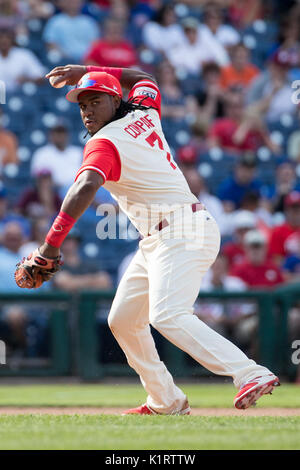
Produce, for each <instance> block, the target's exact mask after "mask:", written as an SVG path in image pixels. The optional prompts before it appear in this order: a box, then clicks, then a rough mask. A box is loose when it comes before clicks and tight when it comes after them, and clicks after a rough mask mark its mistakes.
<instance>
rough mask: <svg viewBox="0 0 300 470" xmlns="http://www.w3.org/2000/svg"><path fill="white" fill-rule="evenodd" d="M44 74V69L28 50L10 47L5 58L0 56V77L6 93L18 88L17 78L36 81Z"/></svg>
mask: <svg viewBox="0 0 300 470" xmlns="http://www.w3.org/2000/svg"><path fill="white" fill-rule="evenodd" d="M45 73H46V69H45V68H44V67H43V65H42V64H41V63H40V62H39V60H38V59H37V58H36V56H35V55H34V54H33V52H31V51H29V50H28V49H25V48H21V47H12V48H11V49H10V51H9V53H8V55H7V56H6V57H3V56H2V54H0V77H1V80H3V81H4V83H5V85H6V90H7V91H13V90H15V89H16V88H17V87H18V86H19V82H18V79H19V78H24V77H26V78H28V80H37V79H39V78H41V77H43V76H44V75H45Z"/></svg>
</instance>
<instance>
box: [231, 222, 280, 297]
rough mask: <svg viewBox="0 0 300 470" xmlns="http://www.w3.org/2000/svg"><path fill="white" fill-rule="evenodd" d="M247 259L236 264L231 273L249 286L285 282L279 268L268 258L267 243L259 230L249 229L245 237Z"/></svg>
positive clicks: (272, 284)
mask: <svg viewBox="0 0 300 470" xmlns="http://www.w3.org/2000/svg"><path fill="white" fill-rule="evenodd" d="M244 244H245V251H246V259H245V261H243V262H242V263H240V264H238V265H237V266H235V267H234V268H233V269H232V271H231V275H232V276H236V277H238V278H239V279H241V280H242V281H244V282H245V283H246V284H247V285H248V286H249V287H256V288H261V287H275V286H276V285H278V284H281V283H282V282H284V279H283V276H282V274H281V272H280V270H279V268H278V267H277V266H276V264H274V263H273V262H272V261H270V260H269V259H268V258H267V243H266V239H265V237H264V235H263V234H262V233H261V232H259V231H258V230H251V231H249V232H248V233H247V234H246V235H245V238H244Z"/></svg>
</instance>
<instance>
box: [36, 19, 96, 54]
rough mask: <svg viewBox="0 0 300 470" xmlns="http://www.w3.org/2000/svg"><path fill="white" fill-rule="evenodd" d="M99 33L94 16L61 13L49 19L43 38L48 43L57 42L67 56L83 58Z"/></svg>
mask: <svg viewBox="0 0 300 470" xmlns="http://www.w3.org/2000/svg"><path fill="white" fill-rule="evenodd" d="M99 35H100V31H99V27H98V24H97V22H96V21H95V20H94V19H93V18H91V17H89V16H87V15H81V14H79V15H76V16H69V15H67V14H65V13H59V14H58V15H54V16H53V17H52V18H50V19H49V20H48V22H47V24H46V26H45V29H44V34H43V39H44V41H45V42H46V43H48V44H55V46H56V47H57V48H58V49H59V50H60V51H61V53H62V54H63V55H64V56H65V57H67V58H70V59H71V58H72V59H74V60H75V59H76V60H81V59H82V58H83V57H84V56H85V54H86V53H87V51H88V50H89V48H90V46H91V44H92V43H93V42H94V41H96V40H97V39H98V38H99Z"/></svg>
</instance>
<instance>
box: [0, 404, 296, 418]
mask: <svg viewBox="0 0 300 470" xmlns="http://www.w3.org/2000/svg"><path fill="white" fill-rule="evenodd" d="M125 409H126V408H109V407H103V408H100V407H97V408H95V407H93V408H92V407H84V406H81V407H63V406H62V407H49V406H48V407H21V406H5V407H0V415H31V414H42V415H46V414H47V415H74V414H77V415H120V414H121V413H122V412H123V411H124V410H125ZM191 415H192V416H300V408H249V409H248V410H236V409H235V408H192V413H191Z"/></svg>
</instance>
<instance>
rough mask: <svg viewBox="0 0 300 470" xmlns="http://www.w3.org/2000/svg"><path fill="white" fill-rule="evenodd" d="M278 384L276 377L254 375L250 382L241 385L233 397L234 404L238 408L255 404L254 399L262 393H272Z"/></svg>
mask: <svg viewBox="0 0 300 470" xmlns="http://www.w3.org/2000/svg"><path fill="white" fill-rule="evenodd" d="M279 385H280V382H279V379H278V377H276V375H273V374H268V375H264V376H260V377H255V379H253V380H251V382H248V383H246V384H245V385H242V387H241V388H240V391H239V392H238V393H237V395H236V396H235V397H234V400H233V403H234V406H235V407H236V408H237V409H239V410H245V409H246V408H249V406H252V405H255V404H256V401H257V400H258V399H259V398H261V397H262V396H263V395H267V394H268V393H269V394H272V391H273V389H274V387H278V386H279Z"/></svg>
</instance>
